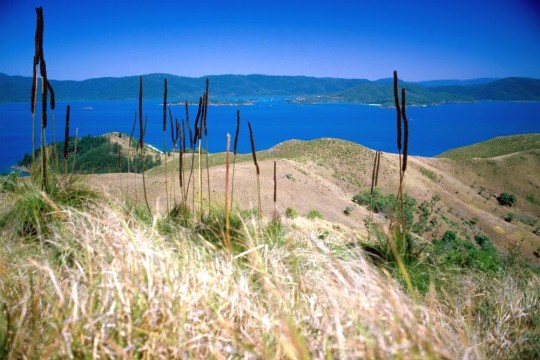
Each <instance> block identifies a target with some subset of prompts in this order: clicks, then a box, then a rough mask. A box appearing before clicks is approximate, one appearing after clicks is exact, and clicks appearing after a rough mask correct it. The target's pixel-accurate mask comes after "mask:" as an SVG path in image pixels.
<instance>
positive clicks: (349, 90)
mask: <svg viewBox="0 0 540 360" xmlns="http://www.w3.org/2000/svg"><path fill="white" fill-rule="evenodd" d="M143 78H144V88H145V94H144V95H145V99H161V98H162V97H163V79H164V78H167V80H168V91H169V99H170V101H172V102H183V101H184V100H189V101H196V100H197V99H198V97H199V95H200V93H199V91H200V89H201V88H204V83H205V81H206V79H207V78H208V79H209V80H210V83H211V84H212V94H211V95H212V96H211V97H212V99H213V101H215V102H216V103H221V102H223V101H226V102H231V101H233V102H235V101H241V100H242V99H246V98H256V97H288V98H290V101H293V102H300V103H333V102H347V103H361V104H379V105H382V106H390V105H391V104H393V93H392V82H391V81H389V80H388V79H381V80H377V81H369V80H365V79H340V78H315V77H308V76H269V75H210V76H207V77H200V78H190V77H182V76H177V75H171V74H148V75H144V76H143ZM31 80H32V79H31V78H30V77H22V76H8V75H5V74H1V73H0V103H6V102H27V101H29V97H28V91H29V90H28V89H30V88H31ZM138 81H139V77H138V76H128V77H119V78H112V77H107V78H95V79H88V80H83V81H68V80H63V81H59V80H50V82H51V84H52V86H53V87H54V89H55V93H56V98H57V100H59V101H74V100H133V99H136V98H137V94H138V92H137V91H138ZM402 86H403V87H405V88H407V93H408V103H409V104H410V105H433V104H440V103H448V102H473V101H489V100H493V101H540V80H537V79H531V78H505V79H477V80H469V81H451V80H446V81H445V80H434V81H428V82H418V83H414V82H402Z"/></svg>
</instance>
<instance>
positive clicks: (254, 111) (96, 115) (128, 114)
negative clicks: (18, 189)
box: [0, 98, 540, 173]
mask: <svg viewBox="0 0 540 360" xmlns="http://www.w3.org/2000/svg"><path fill="white" fill-rule="evenodd" d="M258 100H259V101H257V102H256V103H255V104H253V105H240V106H210V107H209V110H208V128H209V134H208V148H209V150H210V151H211V152H218V151H224V150H225V139H226V134H227V133H230V134H231V135H232V136H234V132H235V127H236V110H237V109H240V111H241V123H242V127H241V130H240V139H239V143H238V145H239V152H240V153H247V152H249V151H250V143H249V134H248V128H247V121H250V122H251V124H252V126H253V131H254V134H255V143H256V147H257V150H264V149H269V148H271V147H272V146H275V145H276V144H279V143H280V142H283V141H286V140H291V139H299V140H312V139H317V138H322V137H331V138H339V139H344V140H349V141H353V142H356V143H359V144H362V145H364V146H367V147H369V148H372V149H377V150H382V151H384V152H396V151H397V149H396V112H395V109H386V108H380V107H376V106H368V105H358V104H315V105H308V104H294V103H288V102H286V101H285V100H284V99H282V98H265V99H258ZM66 105H67V104H66V103H65V102H58V103H57V104H56V110H55V111H54V117H55V121H54V123H55V137H56V141H62V140H63V137H64V122H65V109H66ZM70 105H71V126H70V127H71V129H70V134H71V136H74V135H75V129H78V135H79V136H85V135H101V134H103V133H107V132H111V131H120V132H123V133H127V134H130V133H131V131H132V127H133V121H134V117H135V112H136V111H137V109H138V102H137V101H116V100H110V101H94V100H89V101H77V102H71V103H70ZM37 107H38V108H40V104H38V106H37ZM162 109H163V107H162V104H161V101H160V100H147V101H144V103H143V113H144V114H145V117H147V119H148V125H147V126H148V128H147V132H146V136H145V142H146V143H150V144H152V145H153V146H155V147H157V148H158V149H163V148H164V143H163V132H162V121H163V115H162ZM171 110H172V114H173V117H176V118H178V119H179V120H183V119H185V110H184V107H183V106H172V107H171ZM189 110H190V120H191V123H192V126H193V121H194V119H195V115H196V110H197V109H196V106H190V107H189ZM407 114H408V118H409V129H410V130H409V134H410V138H409V139H410V140H409V152H410V154H412V155H419V156H434V155H437V154H440V153H441V152H443V151H446V150H449V149H452V148H456V147H460V146H465V145H469V144H472V143H476V142H480V141H484V140H488V139H491V138H493V137H496V136H503V135H514V134H524V133H538V132H540V118H539V117H538V114H540V102H481V103H467V104H443V105H438V106H427V107H410V108H408V109H407ZM52 115H53V112H51V110H50V109H49V110H48V117H49V125H48V128H47V133H48V136H47V142H49V143H50V142H51V141H52V123H53V121H52ZM40 116H41V115H40V113H39V111H37V113H36V128H39V120H38V119H40ZM137 126H138V121H137ZM31 129H32V116H31V112H30V105H29V103H13V104H0V173H6V172H9V171H10V166H12V165H15V164H16V163H17V161H18V160H20V159H21V158H22V157H23V155H24V154H25V153H30V152H31V132H32V130H31ZM138 131H139V130H138V127H137V130H136V131H135V134H136V135H138ZM169 131H170V124H169V118H168V116H167V139H168V144H167V147H168V148H170V133H169ZM36 139H37V140H39V132H38V131H36ZM37 143H39V141H37Z"/></svg>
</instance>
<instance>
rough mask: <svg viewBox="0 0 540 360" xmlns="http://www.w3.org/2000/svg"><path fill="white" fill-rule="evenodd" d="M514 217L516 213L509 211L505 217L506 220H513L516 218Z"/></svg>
mask: <svg viewBox="0 0 540 360" xmlns="http://www.w3.org/2000/svg"><path fill="white" fill-rule="evenodd" d="M514 217H515V215H514V213H508V214H506V215H504V217H503V219H504V221H506V222H512V220H514Z"/></svg>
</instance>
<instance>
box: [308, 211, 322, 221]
mask: <svg viewBox="0 0 540 360" xmlns="http://www.w3.org/2000/svg"><path fill="white" fill-rule="evenodd" d="M306 217H307V218H308V219H311V220H313V219H322V217H323V216H322V214H321V213H320V212H319V210H314V209H311V210H309V211H308V212H307V214H306Z"/></svg>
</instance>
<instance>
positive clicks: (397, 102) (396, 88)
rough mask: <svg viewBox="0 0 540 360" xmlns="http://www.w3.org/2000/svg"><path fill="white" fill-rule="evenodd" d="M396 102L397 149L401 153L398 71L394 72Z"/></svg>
mask: <svg viewBox="0 0 540 360" xmlns="http://www.w3.org/2000/svg"><path fill="white" fill-rule="evenodd" d="M394 101H395V104H396V113H397V134H398V135H397V147H398V152H400V153H401V109H400V107H399V89H398V74H397V71H396V70H394Z"/></svg>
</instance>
